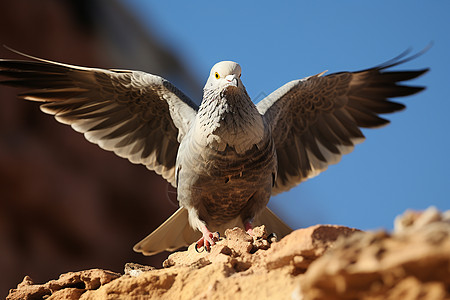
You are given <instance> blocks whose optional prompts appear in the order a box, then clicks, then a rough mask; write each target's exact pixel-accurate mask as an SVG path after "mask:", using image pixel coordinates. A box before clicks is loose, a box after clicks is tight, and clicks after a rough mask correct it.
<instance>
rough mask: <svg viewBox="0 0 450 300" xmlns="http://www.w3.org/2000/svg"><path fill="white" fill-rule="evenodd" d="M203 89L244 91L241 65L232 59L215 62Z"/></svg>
mask: <svg viewBox="0 0 450 300" xmlns="http://www.w3.org/2000/svg"><path fill="white" fill-rule="evenodd" d="M205 90H215V91H219V92H221V93H222V92H224V91H230V92H233V91H238V90H241V91H244V90H245V88H244V85H243V84H242V81H241V66H240V65H239V64H238V63H235V62H233V61H221V62H218V63H217V64H215V65H214V66H213V67H212V69H211V72H210V74H209V77H208V81H207V82H206V85H205Z"/></svg>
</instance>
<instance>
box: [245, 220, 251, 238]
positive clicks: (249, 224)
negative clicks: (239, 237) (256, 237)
mask: <svg viewBox="0 0 450 300" xmlns="http://www.w3.org/2000/svg"><path fill="white" fill-rule="evenodd" d="M244 228H245V231H246V232H247V233H248V234H249V235H251V236H253V225H252V222H251V221H245V223H244Z"/></svg>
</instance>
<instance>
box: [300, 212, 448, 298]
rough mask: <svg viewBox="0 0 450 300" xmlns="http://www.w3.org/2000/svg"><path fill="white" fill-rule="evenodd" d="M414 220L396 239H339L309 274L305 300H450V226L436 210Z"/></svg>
mask: <svg viewBox="0 0 450 300" xmlns="http://www.w3.org/2000/svg"><path fill="white" fill-rule="evenodd" d="M411 216H412V215H411V213H410V212H407V213H406V214H405V215H404V216H403V217H401V218H398V219H397V220H398V222H402V221H401V219H402V218H406V219H408V220H411V219H414V220H415V221H413V222H409V221H408V222H403V223H404V224H409V225H407V226H404V227H403V228H402V229H401V230H397V231H396V232H394V234H388V233H387V232H385V231H378V232H364V233H363V232H361V233H357V234H354V235H352V236H350V237H348V238H342V239H339V241H338V242H337V243H336V244H335V246H334V247H333V249H332V250H331V251H329V252H327V253H326V254H325V255H323V256H322V257H321V258H320V259H318V260H316V261H315V262H313V263H312V264H311V266H310V267H309V269H308V271H307V272H306V273H305V276H304V278H303V280H302V282H301V290H302V291H303V293H304V297H305V299H316V300H320V299H406V300H408V299H448V298H450V295H449V293H448V291H450V224H449V223H448V222H447V221H446V220H444V219H443V218H441V215H440V214H439V213H438V214H436V213H435V212H433V211H432V210H429V211H425V212H423V213H415V217H414V218H411ZM430 216H431V217H430ZM421 218H422V221H421ZM430 220H431V221H430ZM407 227H409V229H408V228H407Z"/></svg>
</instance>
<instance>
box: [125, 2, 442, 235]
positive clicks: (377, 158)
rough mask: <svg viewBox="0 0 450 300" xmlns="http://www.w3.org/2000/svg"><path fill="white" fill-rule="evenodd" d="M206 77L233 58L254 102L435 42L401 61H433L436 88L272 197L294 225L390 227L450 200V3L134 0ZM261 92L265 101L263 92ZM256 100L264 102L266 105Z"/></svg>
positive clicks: (429, 77)
mask: <svg viewBox="0 0 450 300" xmlns="http://www.w3.org/2000/svg"><path fill="white" fill-rule="evenodd" d="M126 3H128V4H129V5H130V6H131V7H132V8H133V10H134V11H135V12H136V13H137V15H138V16H139V17H140V18H141V19H142V21H143V22H144V23H145V24H146V25H148V26H149V27H151V28H152V30H153V31H155V32H156V34H157V35H158V37H159V38H161V39H162V40H163V41H164V42H165V43H166V44H167V45H169V46H171V47H172V48H173V49H175V51H176V52H177V53H178V54H179V55H180V56H181V57H182V58H183V59H184V60H185V61H186V62H187V64H188V66H189V67H190V68H192V70H193V73H194V74H197V76H198V78H199V80H200V81H201V82H202V83H203V82H205V81H206V78H207V76H208V74H209V70H210V68H211V66H212V65H213V64H215V63H216V62H218V61H221V60H234V61H236V62H238V63H239V64H240V65H241V66H242V69H243V75H242V80H243V82H244V84H245V86H246V88H247V91H248V92H249V94H250V96H251V97H252V98H253V99H255V98H258V96H261V95H262V94H269V93H270V92H272V91H274V90H275V89H277V88H278V87H280V86H281V85H283V84H284V83H286V82H288V81H291V80H294V79H298V78H303V77H305V76H309V75H313V74H317V73H319V72H322V71H324V70H328V71H329V73H331V72H338V71H357V70H360V69H365V68H368V67H372V66H375V65H378V64H380V63H382V62H384V61H386V60H388V59H390V58H393V57H395V56H396V55H398V54H400V53H401V52H402V51H404V50H405V49H407V48H409V47H413V49H414V51H420V50H421V49H423V48H424V47H425V46H426V45H427V44H429V43H430V41H433V42H434V45H433V47H432V48H431V50H429V51H428V52H427V53H426V54H424V55H423V56H421V57H419V58H418V59H416V60H414V61H411V62H409V63H407V64H405V65H402V66H400V67H397V69H419V68H424V67H429V68H431V71H430V72H429V73H428V74H426V75H425V76H423V77H421V78H419V79H417V80H416V81H414V84H417V85H424V86H427V90H426V91H424V92H422V93H420V94H418V95H415V96H412V97H407V98H402V99H400V102H402V103H404V104H406V105H407V109H406V110H405V111H402V112H400V113H396V114H394V115H386V117H387V118H388V119H389V120H391V121H392V123H391V124H390V125H388V126H387V127H384V128H381V129H373V130H365V131H364V134H365V135H366V137H367V139H366V141H365V142H364V143H362V144H360V145H358V146H357V147H356V148H355V151H353V152H352V153H350V154H348V155H346V156H344V157H343V159H342V161H341V162H340V163H339V164H337V165H334V166H331V167H330V168H329V169H328V170H327V171H325V172H324V173H322V174H320V175H319V176H318V177H316V178H313V179H310V180H309V181H307V182H304V183H302V184H300V185H299V186H297V187H296V188H294V189H292V190H290V191H289V192H285V193H283V194H280V195H278V196H276V197H273V198H272V199H271V201H270V204H269V206H270V207H272V208H273V209H274V210H275V211H276V212H277V214H278V215H280V216H281V217H282V218H283V219H284V220H285V221H286V222H287V223H288V224H289V225H290V226H292V227H293V228H299V227H303V226H309V225H313V224H317V223H325V224H340V225H346V226H351V227H357V228H361V229H376V228H387V229H390V228H392V222H393V219H394V217H395V216H396V215H398V214H400V213H402V212H403V211H404V210H406V209H408V208H412V209H425V208H426V207H428V206H430V205H434V206H436V207H438V208H439V209H441V210H446V209H450V196H449V195H450V175H449V170H450V159H449V155H448V153H449V151H450V142H449V137H450V134H449V130H450V118H449V117H448V114H449V111H450V99H449V98H448V95H449V94H450V91H449V89H450V76H449V67H450V58H449V57H450V35H449V34H448V31H449V30H450V21H449V19H448V15H449V13H450V2H449V1H333V0H327V1H284V2H278V3H276V4H275V2H273V1H270V2H269V1H258V2H256V1H220V2H219V1H194V2H187V1H184V2H175V1H148V0H128V1H126ZM256 100H257V101H259V100H261V98H260V97H259V99H256ZM257 101H256V102H257Z"/></svg>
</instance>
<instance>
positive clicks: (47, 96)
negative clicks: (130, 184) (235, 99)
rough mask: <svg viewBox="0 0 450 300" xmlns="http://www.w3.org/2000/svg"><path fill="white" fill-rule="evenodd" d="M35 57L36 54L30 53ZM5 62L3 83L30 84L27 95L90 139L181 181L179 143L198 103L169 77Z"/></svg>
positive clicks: (0, 67)
mask: <svg viewBox="0 0 450 300" xmlns="http://www.w3.org/2000/svg"><path fill="white" fill-rule="evenodd" d="M27 57H30V56H27ZM30 58H32V59H34V61H22V60H10V59H1V60H0V75H2V76H6V77H8V79H7V80H3V81H1V83H2V84H8V85H12V86H18V87H25V88H28V90H27V91H25V92H23V93H21V94H19V96H21V97H22V98H24V99H27V100H32V101H39V102H43V104H41V106H40V107H41V110H42V111H43V112H45V113H48V114H51V115H54V116H55V118H56V120H58V121H59V122H61V123H64V124H68V125H71V126H72V128H73V129H75V130H76V131H78V132H81V133H83V134H84V136H85V137H86V139H87V140H89V141H90V142H92V143H95V144H98V145H99V146H100V147H101V148H103V149H106V150H110V151H114V153H116V154H117V155H119V156H121V157H124V158H127V159H129V160H130V161H131V162H132V163H136V164H143V165H145V166H146V167H147V168H149V169H150V170H154V171H156V173H158V174H160V175H162V176H163V177H164V178H165V179H167V180H168V181H169V182H170V183H171V184H172V185H175V177H174V174H175V171H174V169H175V160H176V155H177V151H178V147H179V142H180V141H181V139H182V138H183V136H184V135H185V134H186V132H187V130H188V128H189V126H190V122H191V121H192V120H193V119H194V118H195V115H196V113H197V110H198V107H197V105H195V104H194V103H193V102H192V101H191V100H190V99H189V98H188V97H187V96H185V95H184V94H183V93H182V92H181V91H180V90H178V89H177V88H176V87H174V86H173V85H172V84H171V83H170V82H168V81H167V80H165V79H163V78H161V77H159V76H155V75H151V74H147V73H144V72H139V71H125V70H104V69H95V68H85V67H78V66H71V65H66V64H60V63H55V62H51V61H47V60H42V59H37V58H34V57H30Z"/></svg>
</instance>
